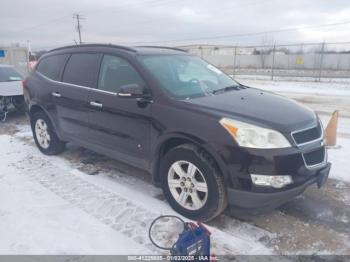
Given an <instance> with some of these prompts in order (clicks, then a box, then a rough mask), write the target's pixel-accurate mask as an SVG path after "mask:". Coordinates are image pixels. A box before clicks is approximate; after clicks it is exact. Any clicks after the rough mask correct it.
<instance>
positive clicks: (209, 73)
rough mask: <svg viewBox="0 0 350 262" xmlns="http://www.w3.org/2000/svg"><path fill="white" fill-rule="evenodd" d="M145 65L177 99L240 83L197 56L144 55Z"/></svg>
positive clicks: (206, 93)
mask: <svg viewBox="0 0 350 262" xmlns="http://www.w3.org/2000/svg"><path fill="white" fill-rule="evenodd" d="M140 60H141V62H142V64H143V65H145V67H146V68H147V69H148V70H149V71H150V72H151V73H152V74H153V75H154V76H155V78H156V79H157V80H158V81H159V82H160V84H161V85H162V87H163V88H164V89H165V90H166V91H168V93H170V95H171V96H173V97H175V98H177V99H188V98H194V97H203V96H209V95H213V94H215V91H217V90H222V89H225V88H227V87H232V86H238V85H239V84H238V83H237V82H235V81H234V80H233V79H231V78H230V77H229V76H227V75H225V74H224V73H223V72H221V71H220V70H219V69H217V68H216V67H214V66H212V65H211V64H209V63H207V62H205V61H204V60H202V59H200V58H199V57H196V56H188V55H183V56H182V55H154V56H140Z"/></svg>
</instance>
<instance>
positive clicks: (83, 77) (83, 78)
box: [63, 54, 100, 88]
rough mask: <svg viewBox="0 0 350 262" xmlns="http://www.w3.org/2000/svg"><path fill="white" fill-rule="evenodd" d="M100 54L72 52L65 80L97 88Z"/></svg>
mask: <svg viewBox="0 0 350 262" xmlns="http://www.w3.org/2000/svg"><path fill="white" fill-rule="evenodd" d="M99 58H100V55H99V54H72V55H71V57H70V58H69V60H68V63H67V65H66V68H65V70H64V74H63V82H65V83H70V84H74V85H79V86H86V87H91V88H95V87H96V82H97V74H98V67H99Z"/></svg>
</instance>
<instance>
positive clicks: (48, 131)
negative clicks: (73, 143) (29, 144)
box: [30, 111, 65, 155]
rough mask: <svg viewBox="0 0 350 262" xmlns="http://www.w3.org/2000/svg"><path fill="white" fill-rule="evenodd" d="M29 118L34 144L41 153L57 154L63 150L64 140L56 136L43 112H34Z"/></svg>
mask: <svg viewBox="0 0 350 262" xmlns="http://www.w3.org/2000/svg"><path fill="white" fill-rule="evenodd" d="M30 120H31V127H32V132H33V137H34V141H35V144H36V145H37V147H38V148H39V150H40V151H41V152H42V153H43V154H45V155H58V154H60V153H62V152H63V151H64V149H65V142H63V141H61V140H60V139H59V138H58V136H57V134H56V132H55V130H54V128H53V125H52V123H51V121H50V119H49V117H48V116H47V115H46V114H45V112H43V111H38V112H36V113H34V114H33V116H32V117H31V119H30Z"/></svg>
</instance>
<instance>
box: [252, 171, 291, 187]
mask: <svg viewBox="0 0 350 262" xmlns="http://www.w3.org/2000/svg"><path fill="white" fill-rule="evenodd" d="M250 177H251V178H252V182H253V184H255V185H257V186H271V187H274V188H282V187H284V186H286V185H289V184H292V183H293V179H292V177H291V176H264V175H256V174H251V175H250Z"/></svg>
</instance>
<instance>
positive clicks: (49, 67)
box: [37, 55, 68, 80]
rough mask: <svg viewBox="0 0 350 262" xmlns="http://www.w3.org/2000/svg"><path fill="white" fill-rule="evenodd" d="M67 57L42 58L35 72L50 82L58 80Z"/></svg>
mask: <svg viewBox="0 0 350 262" xmlns="http://www.w3.org/2000/svg"><path fill="white" fill-rule="evenodd" d="M67 58H68V55H53V56H49V57H46V58H43V59H42V60H41V61H40V63H39V65H38V67H37V70H38V71H39V72H40V73H41V74H43V75H44V76H46V77H48V78H50V79H52V80H60V76H61V72H62V68H63V66H64V64H65V63H66V61H67Z"/></svg>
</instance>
